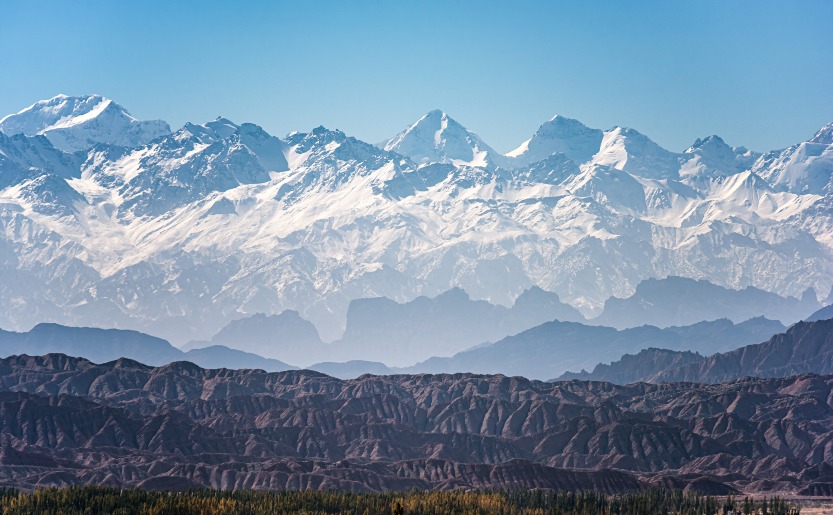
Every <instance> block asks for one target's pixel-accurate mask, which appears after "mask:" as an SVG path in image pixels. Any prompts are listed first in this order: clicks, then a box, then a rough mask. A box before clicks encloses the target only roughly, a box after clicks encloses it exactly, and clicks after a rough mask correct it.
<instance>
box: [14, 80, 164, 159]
mask: <svg viewBox="0 0 833 515" xmlns="http://www.w3.org/2000/svg"><path fill="white" fill-rule="evenodd" d="M0 131H2V132H5V133H6V134H25V135H27V136H36V135H44V136H46V137H47V138H48V139H49V141H50V142H52V144H53V145H54V146H55V147H56V148H59V149H61V150H64V151H67V152H76V151H79V150H86V149H89V148H91V147H93V146H95V145H96V144H99V143H104V144H107V145H117V146H125V147H133V146H139V145H143V144H146V143H148V142H150V141H151V140H153V139H156V138H158V137H159V136H164V135H166V134H170V132H171V129H170V127H169V126H168V124H167V123H165V122H163V121H161V120H154V121H140V120H137V119H136V118H134V117H133V116H132V115H130V113H128V112H127V110H126V109H125V108H123V107H122V106H120V105H119V104H117V103H115V102H113V101H112V100H110V99H109V98H106V97H103V96H101V95H86V96H81V97H70V96H67V95H63V94H61V95H57V96H55V97H52V98H50V99H48V100H41V101H39V102H35V103H34V104H32V105H31V106H29V107H27V108H26V109H24V110H22V111H20V112H19V113H17V114H12V115H8V116H6V117H5V118H3V119H2V120H0Z"/></svg>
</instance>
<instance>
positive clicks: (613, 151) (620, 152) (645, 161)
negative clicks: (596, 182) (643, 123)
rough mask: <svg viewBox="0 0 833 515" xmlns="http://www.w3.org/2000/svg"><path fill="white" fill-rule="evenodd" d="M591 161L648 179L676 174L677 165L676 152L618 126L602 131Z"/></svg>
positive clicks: (637, 132)
mask: <svg viewBox="0 0 833 515" xmlns="http://www.w3.org/2000/svg"><path fill="white" fill-rule="evenodd" d="M592 161H593V163H594V164H600V165H605V166H610V167H612V168H616V169H619V170H624V171H626V172H630V173H632V174H634V175H638V176H640V177H645V178H651V179H662V178H669V177H676V175H677V171H678V170H679V164H680V162H679V155H678V154H675V153H673V152H669V151H668V150H665V149H664V148H662V147H661V146H659V145H657V144H656V143H654V141H652V140H651V139H650V138H649V137H648V136H645V135H644V134H642V133H640V132H639V131H637V130H634V129H630V128H627V127H618V126H617V127H613V128H612V129H609V130H607V131H605V132H604V137H603V138H602V143H601V148H600V149H599V151H598V152H597V153H596V155H595V156H593V159H592Z"/></svg>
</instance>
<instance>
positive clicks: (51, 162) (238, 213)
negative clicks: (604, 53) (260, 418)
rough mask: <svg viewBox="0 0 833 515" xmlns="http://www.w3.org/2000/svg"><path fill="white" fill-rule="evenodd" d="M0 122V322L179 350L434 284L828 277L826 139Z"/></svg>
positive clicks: (619, 289) (768, 282)
mask: <svg viewBox="0 0 833 515" xmlns="http://www.w3.org/2000/svg"><path fill="white" fill-rule="evenodd" d="M0 131H2V132H0V274H2V277H3V281H2V282H0V327H3V328H5V329H28V328H29V327H31V326H32V325H33V324H34V323H36V322H41V321H55V322H63V323H72V324H73V325H83V324H88V325H94V326H103V327H129V328H135V329H139V330H144V331H148V332H150V333H152V334H157V335H160V336H164V337H167V338H169V339H172V340H173V341H176V342H184V341H187V340H190V339H199V338H206V337H208V336H210V335H212V334H214V333H215V332H216V331H217V330H218V329H219V328H220V327H222V326H224V325H225V324H226V323H227V322H228V321H229V320H231V319H234V318H238V317H240V316H243V315H247V314H253V313H259V312H262V313H267V314H271V313H279V312H281V311H283V310H285V309H295V310H298V311H299V312H300V313H301V314H302V315H303V316H304V317H305V318H307V319H310V320H312V321H314V322H315V323H316V325H317V326H318V328H319V330H320V332H321V334H322V336H323V337H324V338H325V339H328V340H332V339H336V338H337V337H339V336H340V334H341V331H342V330H343V324H344V316H345V312H346V309H347V306H348V303H349V301H350V300H351V299H356V298H363V297H376V296H385V297H389V298H391V299H395V300H398V301H406V300H410V299H413V298H415V297H417V296H418V295H430V296H433V295H436V294H439V293H441V292H444V291H447V290H449V289H450V288H452V287H460V288H462V289H464V290H465V291H466V292H468V293H469V294H470V295H471V296H472V297H473V298H477V299H486V300H489V301H490V302H493V303H498V304H503V305H511V304H512V303H513V302H514V300H515V298H516V297H517V296H518V295H520V294H521V293H522V292H523V291H524V290H525V289H527V288H529V287H531V286H539V287H541V288H543V289H544V290H548V291H552V292H556V293H557V294H558V295H559V296H560V298H561V299H562V300H563V301H565V302H568V303H570V304H571V305H573V306H575V307H577V308H578V309H580V310H581V311H582V312H583V313H584V314H585V315H586V316H592V315H594V314H597V313H598V312H599V311H600V309H601V307H602V306H603V304H604V301H605V300H606V299H607V298H609V297H611V296H618V297H624V296H627V295H629V294H631V293H632V292H633V291H634V289H635V287H636V285H637V284H638V283H639V282H641V281H642V280H644V279H647V278H656V277H666V276H669V275H678V276H683V277H690V278H695V279H708V280H709V281H711V282H713V283H715V284H718V285H721V286H726V287H731V288H744V287H746V286H754V287H757V288H760V289H763V290H767V291H771V292H775V293H778V294H780V295H784V296H787V295H790V296H797V297H800V296H801V295H802V294H803V293H804V292H805V290H807V289H808V288H814V290H815V293H816V294H817V296H818V297H819V298H824V297H826V296H827V294H828V292H829V291H830V289H831V285H833V203H832V202H833V186H831V184H833V183H832V182H831V177H833V138H831V134H833V126H827V127H824V128H822V129H821V130H820V131H819V132H818V133H817V134H816V136H815V137H813V138H811V139H809V140H808V141H806V142H801V143H798V144H796V145H794V146H792V147H789V148H787V149H783V150H776V151H772V152H767V153H765V154H762V155H761V154H757V153H755V152H751V151H749V150H747V149H745V148H742V147H730V146H729V145H727V144H726V143H725V142H723V140H722V139H720V138H719V137H716V136H711V137H708V138H705V139H704V140H698V141H697V142H695V144H694V145H692V147H691V148H689V149H687V150H686V151H684V152H681V153H675V152H671V151H668V150H666V149H663V148H661V147H660V146H659V145H657V144H656V143H654V142H653V141H651V140H650V139H649V138H648V137H647V136H645V135H642V134H640V133H638V132H637V131H635V130H633V129H628V128H622V127H614V128H612V129H610V130H607V131H601V130H597V129H591V128H587V127H585V126H584V125H582V124H581V123H580V122H578V121H576V120H570V119H566V118H563V117H555V118H553V119H552V120H550V121H548V122H546V123H544V124H543V125H542V126H541V128H540V129H539V130H538V131H537V132H536V133H535V134H534V135H533V136H532V137H531V138H530V139H528V140H527V141H525V142H524V143H523V144H521V145H520V146H519V147H518V149H516V150H514V151H512V152H509V153H508V154H506V155H501V154H499V153H497V152H496V151H495V150H493V149H492V148H491V147H489V146H488V145H487V144H486V143H485V142H483V141H482V140H481V139H480V138H479V137H478V136H477V135H476V134H474V133H473V132H471V131H469V130H467V129H465V128H464V127H463V126H462V125H460V124H459V123H457V122H456V121H454V120H453V119H452V118H451V117H449V116H448V115H447V114H446V113H443V112H440V111H432V112H431V113H428V114H426V115H425V116H424V117H422V118H420V119H419V120H418V121H417V122H415V123H414V124H413V125H411V126H410V127H408V128H407V129H406V130H404V131H403V132H402V133H400V134H398V135H396V136H394V137H393V138H391V139H390V140H388V141H386V142H384V143H381V144H380V145H378V146H374V145H371V144H368V143H365V142H362V141H359V140H357V139H355V138H352V137H349V136H347V135H345V134H343V133H342V132H340V131H337V130H329V129H325V128H323V127H319V128H316V129H314V130H313V131H311V132H310V133H292V134H290V135H288V136H287V137H286V138H285V139H279V138H277V137H274V136H272V135H269V134H267V133H266V132H265V131H263V130H262V129H261V128H260V127H257V126H255V125H252V124H242V125H237V124H235V123H233V122H231V121H229V120H225V119H218V120H215V121H213V122H209V123H205V124H202V125H196V124H186V126H185V127H183V128H182V129H180V130H178V131H176V132H174V133H170V130H169V129H168V126H167V124H165V123H164V122H142V121H139V120H136V119H135V118H133V117H132V116H130V115H129V114H128V113H127V111H126V110H125V109H124V108H122V107H121V106H119V105H118V104H116V103H115V102H112V101H111V100H109V99H105V98H103V97H99V96H90V97H80V98H70V97H64V96H59V97H55V98H53V99H51V100H46V101H42V102H38V103H36V104H35V105H33V106H31V107H30V108H28V109H25V110H23V111H21V112H20V113H18V114H16V115H10V116H7V117H6V118H3V119H2V121H0ZM519 139H520V138H519Z"/></svg>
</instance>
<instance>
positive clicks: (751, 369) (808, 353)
mask: <svg viewBox="0 0 833 515" xmlns="http://www.w3.org/2000/svg"><path fill="white" fill-rule="evenodd" d="M800 373H814V374H833V320H816V321H811V322H798V323H797V324H795V325H794V326H792V327H790V328H789V329H787V331H786V332H784V333H782V334H776V335H774V336H772V337H771V338H769V339H767V340H766V341H764V342H763V343H758V344H753V345H746V346H743V347H740V348H738V349H735V350H732V351H729V352H723V353H716V354H713V355H711V356H708V357H704V356H701V355H699V354H694V353H691V352H681V351H676V350H669V349H655V348H652V349H646V350H643V351H641V352H639V353H637V354H635V355H630V354H626V355H625V356H623V357H622V358H621V359H620V360H618V361H614V362H612V363H610V364H609V365H606V364H603V363H602V364H599V365H597V366H596V367H595V368H594V369H593V371H592V372H585V371H582V372H580V373H573V372H569V373H565V374H563V375H561V376H560V377H558V379H557V380H559V381H561V380H568V379H582V380H593V381H610V382H614V383H618V384H626V383H633V382H637V381H646V382H652V383H657V382H668V381H693V382H703V383H718V382H723V381H731V380H734V379H738V378H741V377H746V376H755V377H783V376H788V375H793V374H800Z"/></svg>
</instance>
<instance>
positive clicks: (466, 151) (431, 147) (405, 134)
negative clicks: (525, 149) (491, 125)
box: [378, 109, 506, 167]
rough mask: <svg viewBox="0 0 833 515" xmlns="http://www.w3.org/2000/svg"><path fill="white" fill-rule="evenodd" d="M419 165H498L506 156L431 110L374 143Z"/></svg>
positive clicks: (447, 118) (444, 114)
mask: <svg viewBox="0 0 833 515" xmlns="http://www.w3.org/2000/svg"><path fill="white" fill-rule="evenodd" d="M378 146H379V147H381V148H383V149H385V150H387V151H389V152H396V153H398V154H402V155H404V156H407V157H410V158H411V159H413V160H414V161H416V162H417V163H420V164H427V163H453V164H455V165H468V166H484V167H485V166H494V165H502V164H504V163H505V161H506V159H505V158H504V157H503V156H502V155H500V154H499V153H497V152H496V151H495V150H494V149H492V148H491V147H490V146H489V145H487V144H486V143H485V142H484V141H483V140H482V139H480V137H479V136H478V135H477V134H475V133H473V132H471V131H470V130H468V129H466V128H465V127H463V126H462V125H460V124H459V123H458V122H457V121H456V120H454V119H453V118H451V117H450V116H448V114H446V113H445V112H443V111H441V110H439V109H435V110H433V111H429V112H428V113H426V114H425V115H424V116H422V118H420V119H419V120H417V121H416V122H414V123H412V124H411V125H409V126H408V127H407V128H406V129H405V130H404V131H402V132H400V133H399V134H397V135H396V136H394V137H393V138H391V139H389V140H387V141H384V142H382V143H380V144H379V145H378Z"/></svg>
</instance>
